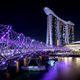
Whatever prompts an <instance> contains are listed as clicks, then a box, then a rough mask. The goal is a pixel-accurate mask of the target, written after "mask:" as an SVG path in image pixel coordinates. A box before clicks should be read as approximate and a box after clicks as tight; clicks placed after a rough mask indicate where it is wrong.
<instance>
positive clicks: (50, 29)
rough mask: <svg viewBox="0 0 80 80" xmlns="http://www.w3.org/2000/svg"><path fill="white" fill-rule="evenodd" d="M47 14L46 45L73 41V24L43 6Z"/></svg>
mask: <svg viewBox="0 0 80 80" xmlns="http://www.w3.org/2000/svg"><path fill="white" fill-rule="evenodd" d="M44 12H45V13H46V15H47V36H46V45H48V46H53V45H57V46H59V45H65V44H69V43H71V42H73V41H74V24H73V23H72V22H71V21H64V20H63V19H61V18H59V17H58V16H57V15H56V14H55V13H54V12H53V11H52V10H51V9H49V8H47V7H45V8H44Z"/></svg>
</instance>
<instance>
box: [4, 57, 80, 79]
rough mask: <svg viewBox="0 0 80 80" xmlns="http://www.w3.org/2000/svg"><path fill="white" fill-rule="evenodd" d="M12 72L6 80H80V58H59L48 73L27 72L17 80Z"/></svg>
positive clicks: (8, 73) (22, 73)
mask: <svg viewBox="0 0 80 80" xmlns="http://www.w3.org/2000/svg"><path fill="white" fill-rule="evenodd" d="M11 70H12V69H11ZM11 70H10V71H11ZM15 70H16V69H15ZM10 71H7V72H6V73H5V75H6V78H7V79H4V80H80V58H79V57H77V58H74V57H59V58H58V61H57V62H55V65H54V66H53V67H49V69H48V71H44V72H34V71H33V72H32V71H25V72H21V74H20V75H19V74H18V76H17V75H16V77H15V78H14V73H15V72H14V70H13V71H11V73H10ZM12 75H13V76H12Z"/></svg>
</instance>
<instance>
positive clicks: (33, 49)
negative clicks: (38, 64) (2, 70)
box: [0, 24, 69, 66]
mask: <svg viewBox="0 0 80 80" xmlns="http://www.w3.org/2000/svg"><path fill="white" fill-rule="evenodd" d="M58 50H62V51H63V50H64V51H69V49H67V48H63V47H61V48H60V47H57V48H56V47H55V46H53V47H50V46H47V45H46V44H45V43H43V42H40V41H37V40H35V39H32V38H30V37H26V36H25V35H24V34H23V33H17V32H15V31H14V30H13V29H12V26H10V25H2V24H0V66H3V65H7V64H8V63H9V62H10V61H11V60H13V61H15V60H20V59H22V58H25V57H26V58H27V57H30V56H34V55H37V56H42V55H48V53H47V52H48V51H52V52H54V51H58Z"/></svg>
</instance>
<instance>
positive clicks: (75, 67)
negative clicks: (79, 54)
mask: <svg viewBox="0 0 80 80" xmlns="http://www.w3.org/2000/svg"><path fill="white" fill-rule="evenodd" d="M79 76H80V58H72V57H62V58H61V57H60V58H58V62H57V63H55V66H54V67H52V68H50V69H49V71H48V72H47V73H46V74H45V75H44V77H43V79H42V80H78V79H79Z"/></svg>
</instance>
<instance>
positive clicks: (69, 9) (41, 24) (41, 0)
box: [0, 0, 80, 42]
mask: <svg viewBox="0 0 80 80" xmlns="http://www.w3.org/2000/svg"><path fill="white" fill-rule="evenodd" d="M26 1H27V2H20V1H19V2H10V3H6V2H3V3H0V24H8V25H12V26H13V30H14V31H16V32H19V33H24V35H25V36H27V37H28V36H30V37H32V38H34V39H36V40H39V41H43V42H45V41H46V27H47V25H46V24H47V23H46V21H47V20H46V18H47V16H46V15H45V13H44V11H43V8H44V7H45V6H47V7H49V8H51V9H52V10H53V11H54V12H55V13H56V14H57V15H58V16H59V17H61V18H62V19H64V20H70V21H72V22H73V23H74V24H75V27H74V28H75V40H80V3H79V2H77V0H74V1H71V0H26Z"/></svg>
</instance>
